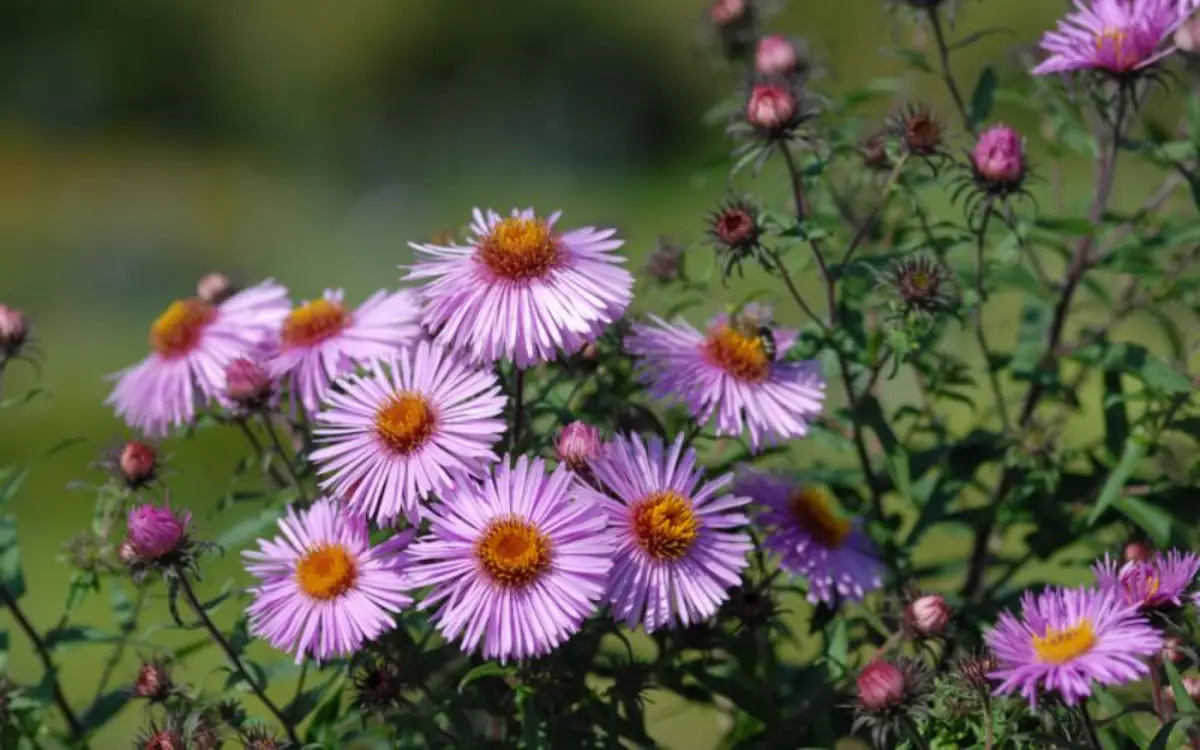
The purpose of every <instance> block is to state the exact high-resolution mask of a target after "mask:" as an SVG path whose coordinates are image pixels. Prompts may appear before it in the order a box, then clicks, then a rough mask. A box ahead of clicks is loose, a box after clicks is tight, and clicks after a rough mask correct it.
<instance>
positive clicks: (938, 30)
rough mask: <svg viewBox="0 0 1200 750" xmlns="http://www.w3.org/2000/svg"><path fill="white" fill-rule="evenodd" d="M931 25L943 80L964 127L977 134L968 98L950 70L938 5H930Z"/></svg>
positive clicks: (948, 53)
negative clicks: (959, 88) (964, 96)
mask: <svg viewBox="0 0 1200 750" xmlns="http://www.w3.org/2000/svg"><path fill="white" fill-rule="evenodd" d="M927 10H928V13H929V25H930V26H931V27H932V28H933V39H934V41H935V42H936V43H937V50H938V61H939V63H940V64H941V69H942V81H943V82H944V83H945V84H946V89H947V90H949V92H950V98H951V99H953V100H954V106H955V108H957V109H958V115H959V117H961V118H962V122H963V128H964V129H965V130H966V131H967V132H968V133H970V134H971V135H975V123H974V122H972V121H971V113H970V112H969V111H968V110H967V103H966V100H965V99H963V95H962V92H961V91H959V90H958V82H957V81H955V80H954V72H953V71H952V70H950V45H949V44H947V43H946V32H945V30H944V29H943V28H942V17H941V15H940V13H939V12H938V9H937V5H936V4H935V5H930V6H929V7H928V9H927Z"/></svg>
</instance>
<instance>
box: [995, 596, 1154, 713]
mask: <svg viewBox="0 0 1200 750" xmlns="http://www.w3.org/2000/svg"><path fill="white" fill-rule="evenodd" d="M984 641H985V642H986V643H987V645H988V647H989V648H991V650H992V651H993V652H994V653H995V655H996V670H995V671H994V672H992V673H991V675H990V676H991V677H992V678H993V679H995V680H997V681H999V682H1000V685H999V686H998V687H997V688H996V693H998V694H1008V693H1012V692H1020V693H1021V695H1023V696H1024V697H1025V699H1026V700H1027V701H1029V703H1030V705H1033V706H1036V705H1037V700H1038V691H1039V690H1046V691H1049V690H1055V691H1057V692H1058V693H1059V695H1060V696H1061V697H1062V699H1063V701H1064V702H1065V703H1066V704H1067V705H1068V706H1072V705H1075V704H1076V703H1078V702H1079V701H1081V700H1086V699H1087V697H1088V696H1089V695H1091V693H1092V682H1099V683H1101V684H1103V685H1120V684H1122V683H1125V682H1130V681H1132V680H1136V679H1139V678H1140V677H1142V676H1143V675H1145V674H1147V673H1148V672H1149V667H1148V666H1147V664H1146V659H1148V658H1150V657H1152V656H1154V655H1155V654H1157V653H1158V652H1159V650H1160V649H1161V648H1162V646H1163V637H1162V634H1161V633H1159V632H1158V630H1156V629H1155V628H1154V627H1153V626H1151V625H1150V622H1149V621H1148V620H1147V619H1146V618H1145V617H1144V616H1142V615H1141V614H1139V613H1138V607H1137V605H1136V604H1132V605H1131V604H1125V603H1123V602H1122V601H1121V599H1120V597H1119V596H1117V595H1116V594H1115V593H1113V592H1111V591H1097V590H1096V589H1089V588H1077V589H1059V588H1051V589H1046V590H1045V591H1043V592H1042V593H1041V594H1038V595H1034V594H1033V593H1032V592H1028V591H1027V592H1025V594H1024V595H1023V596H1022V597H1021V619H1017V618H1016V617H1015V616H1013V614H1012V613H1011V612H1005V613H1003V614H1002V615H1000V619H999V620H998V621H997V622H996V626H995V627H994V628H992V629H991V630H989V631H988V632H987V633H985V634H984Z"/></svg>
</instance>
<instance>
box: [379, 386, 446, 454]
mask: <svg viewBox="0 0 1200 750" xmlns="http://www.w3.org/2000/svg"><path fill="white" fill-rule="evenodd" d="M433 427H434V415H433V408H432V407H431V406H430V405H429V402H428V401H426V400H425V397H424V396H422V395H421V394H419V393H410V392H404V393H396V394H393V395H392V397H391V398H389V399H388V400H387V401H386V402H384V404H383V406H382V407H381V408H380V409H379V411H378V412H376V414H375V434H376V435H378V436H379V439H380V440H382V441H383V442H384V443H386V444H387V446H388V447H389V448H391V449H392V450H393V451H395V452H396V453H399V454H401V455H407V454H409V453H412V452H413V451H415V450H416V449H417V448H420V447H421V446H422V445H424V443H425V441H426V440H428V439H429V436H430V435H432V434H433Z"/></svg>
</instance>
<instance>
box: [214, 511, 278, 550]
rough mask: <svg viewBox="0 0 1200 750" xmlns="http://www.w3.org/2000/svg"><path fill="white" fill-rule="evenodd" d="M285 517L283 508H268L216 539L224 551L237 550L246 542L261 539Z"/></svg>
mask: <svg viewBox="0 0 1200 750" xmlns="http://www.w3.org/2000/svg"><path fill="white" fill-rule="evenodd" d="M282 517H283V509H282V508H267V509H265V510H263V511H262V512H261V513H259V514H258V515H257V516H252V517H250V518H247V519H245V520H243V521H241V522H239V523H236V524H234V525H233V526H231V527H230V528H229V529H227V530H226V531H225V533H224V534H221V535H220V536H219V537H217V538H216V544H217V546H218V547H221V548H222V549H237V548H238V547H241V546H242V545H243V544H245V543H246V542H248V541H250V540H251V539H254V538H256V537H259V536H261V535H262V532H264V531H266V530H267V529H268V528H270V527H271V526H272V525H273V524H276V523H278V522H279V519H280V518H282Z"/></svg>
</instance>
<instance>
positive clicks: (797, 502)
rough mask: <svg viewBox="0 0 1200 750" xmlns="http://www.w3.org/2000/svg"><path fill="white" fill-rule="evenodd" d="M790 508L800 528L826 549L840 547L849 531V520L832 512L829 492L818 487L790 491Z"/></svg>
mask: <svg viewBox="0 0 1200 750" xmlns="http://www.w3.org/2000/svg"><path fill="white" fill-rule="evenodd" d="M791 510H792V517H793V518H795V519H796V523H797V524H798V525H799V526H800V528H802V529H804V530H805V531H807V532H808V534H809V535H810V536H811V537H812V538H813V539H814V540H815V541H816V542H817V544H819V545H821V546H822V547H824V548H826V549H837V548H839V547H841V546H842V544H843V543H844V542H845V541H846V536H847V535H849V533H850V522H849V521H847V520H846V519H844V518H839V517H838V516H837V514H836V513H834V511H833V502H832V501H831V500H830V497H829V494H828V493H826V492H825V491H824V490H822V489H820V488H818V487H801V488H800V489H798V490H796V491H795V492H794V493H792V497H791Z"/></svg>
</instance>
